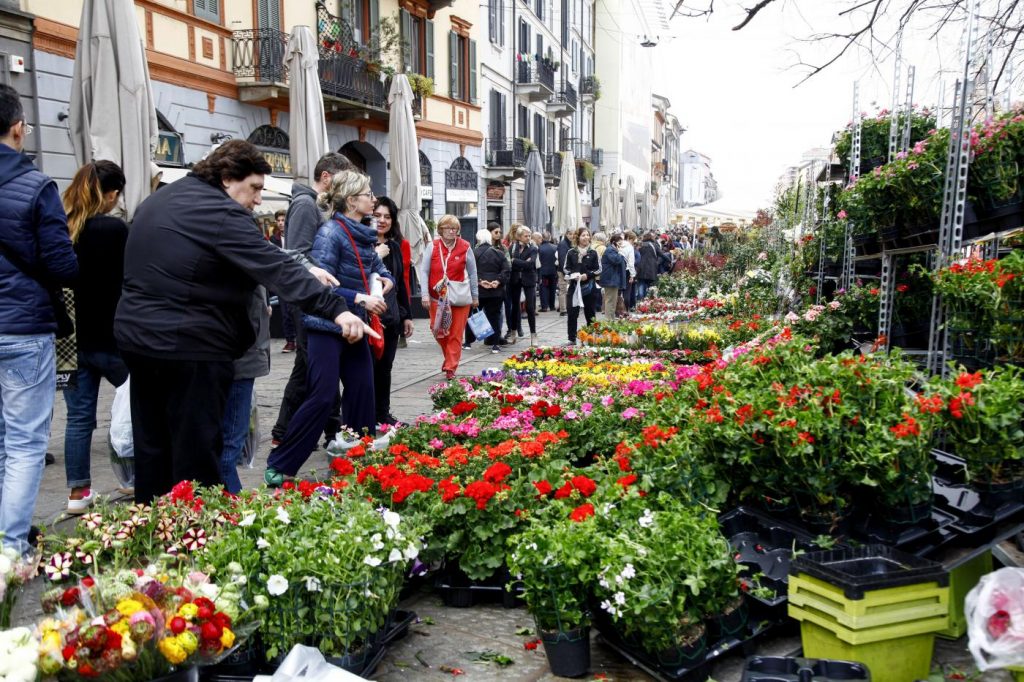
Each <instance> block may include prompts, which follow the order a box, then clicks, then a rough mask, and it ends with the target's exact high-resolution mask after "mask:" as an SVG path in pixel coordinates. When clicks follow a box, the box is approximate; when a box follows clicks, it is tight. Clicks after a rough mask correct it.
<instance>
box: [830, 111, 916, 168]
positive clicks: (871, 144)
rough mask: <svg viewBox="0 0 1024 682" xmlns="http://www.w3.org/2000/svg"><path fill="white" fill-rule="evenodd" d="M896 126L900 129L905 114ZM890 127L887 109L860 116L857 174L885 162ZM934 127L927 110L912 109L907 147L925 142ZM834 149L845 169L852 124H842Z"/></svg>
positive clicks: (850, 141)
mask: <svg viewBox="0 0 1024 682" xmlns="http://www.w3.org/2000/svg"><path fill="white" fill-rule="evenodd" d="M898 116H899V121H898V124H897V125H898V126H899V128H900V130H902V129H903V125H904V122H905V116H906V114H904V113H900V114H899V115H898ZM890 126H891V114H890V112H889V110H888V109H882V110H880V111H878V112H877V113H875V115H873V116H869V115H868V114H867V113H861V132H860V134H861V143H860V144H861V153H860V159H861V165H860V173H861V174H864V173H867V172H869V171H871V170H872V169H873V168H875V167H877V166H881V165H882V164H884V163H885V162H886V160H887V158H886V157H887V156H888V154H889V129H890ZM934 128H935V116H934V115H933V114H932V113H931V112H930V111H929V110H928V109H921V110H917V109H916V108H915V110H913V111H912V112H911V113H910V144H911V145H913V144H916V143H917V142H918V141H919V140H923V139H925V138H926V137H927V136H928V135H929V134H930V132H931V131H932V129H934ZM833 140H834V149H835V153H836V156H838V157H839V163H840V164H842V166H843V167H844V168H845V169H847V170H849V167H850V148H851V146H852V143H853V122H852V121H851V122H850V123H848V124H847V125H846V128H844V129H843V130H842V131H840V132H838V133H836V134H835V135H834V136H833Z"/></svg>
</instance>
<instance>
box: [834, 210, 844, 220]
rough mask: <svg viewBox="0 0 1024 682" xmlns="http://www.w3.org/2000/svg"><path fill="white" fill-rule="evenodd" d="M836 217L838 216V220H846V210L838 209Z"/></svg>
mask: <svg viewBox="0 0 1024 682" xmlns="http://www.w3.org/2000/svg"><path fill="white" fill-rule="evenodd" d="M836 217H837V218H839V219H840V220H846V211H845V210H841V211H839V213H836Z"/></svg>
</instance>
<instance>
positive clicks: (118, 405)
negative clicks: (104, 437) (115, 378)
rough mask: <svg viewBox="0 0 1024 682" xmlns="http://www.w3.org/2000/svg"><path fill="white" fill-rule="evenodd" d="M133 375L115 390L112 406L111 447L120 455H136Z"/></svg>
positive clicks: (126, 456)
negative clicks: (133, 423) (133, 433)
mask: <svg viewBox="0 0 1024 682" xmlns="http://www.w3.org/2000/svg"><path fill="white" fill-rule="evenodd" d="M130 383H131V377H128V378H127V379H125V381H124V383H123V384H121V385H120V386H118V387H117V390H115V391H114V403H113V405H112V406H111V408H110V447H112V448H114V452H115V453H116V454H117V456H118V457H124V458H128V457H134V456H135V447H134V444H133V442H132V404H131V386H129V384H130Z"/></svg>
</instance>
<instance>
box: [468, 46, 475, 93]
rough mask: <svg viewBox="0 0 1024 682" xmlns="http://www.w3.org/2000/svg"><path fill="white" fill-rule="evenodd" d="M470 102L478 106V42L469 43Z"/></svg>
mask: <svg viewBox="0 0 1024 682" xmlns="http://www.w3.org/2000/svg"><path fill="white" fill-rule="evenodd" d="M469 101H470V102H471V103H473V104H476V41H475V40H470V41H469Z"/></svg>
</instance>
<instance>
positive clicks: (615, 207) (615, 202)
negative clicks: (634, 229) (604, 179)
mask: <svg viewBox="0 0 1024 682" xmlns="http://www.w3.org/2000/svg"><path fill="white" fill-rule="evenodd" d="M611 186H612V195H611V196H612V210H611V211H610V212H609V213H608V229H609V230H613V231H614V230H617V229H618V228H619V225H622V194H621V193H620V191H619V190H620V189H621V188H620V187H619V178H618V176H617V175H615V173H612V177H611Z"/></svg>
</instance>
